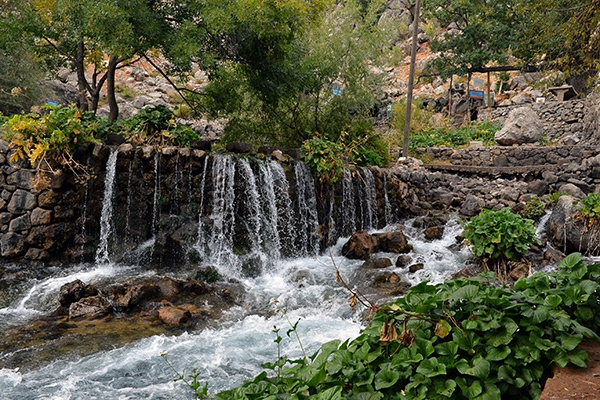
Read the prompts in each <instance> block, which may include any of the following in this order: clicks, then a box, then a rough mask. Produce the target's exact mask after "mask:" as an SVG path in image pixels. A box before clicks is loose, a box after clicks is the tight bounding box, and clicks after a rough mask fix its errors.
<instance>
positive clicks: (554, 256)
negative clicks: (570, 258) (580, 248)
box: [544, 247, 566, 264]
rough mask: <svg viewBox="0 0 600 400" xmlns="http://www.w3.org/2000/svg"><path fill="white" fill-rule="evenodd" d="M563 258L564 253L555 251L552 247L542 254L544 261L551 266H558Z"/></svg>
mask: <svg viewBox="0 0 600 400" xmlns="http://www.w3.org/2000/svg"><path fill="white" fill-rule="evenodd" d="M565 257H566V254H565V253H563V252H562V251H560V250H557V249H555V248H554V247H548V248H547V249H546V251H545V252H544V260H545V261H547V262H549V263H552V264H558V263H559V262H560V261H562V259H563V258H565Z"/></svg>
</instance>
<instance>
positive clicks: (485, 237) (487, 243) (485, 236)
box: [463, 208, 538, 260]
mask: <svg viewBox="0 0 600 400" xmlns="http://www.w3.org/2000/svg"><path fill="white" fill-rule="evenodd" d="M463 235H464V236H465V238H466V239H467V240H468V241H469V242H470V243H471V244H472V245H473V253H474V254H475V255H476V256H477V257H484V258H487V259H491V260H494V259H499V258H500V257H506V258H508V259H510V260H516V259H517V258H518V257H520V256H521V255H523V254H525V253H527V250H529V248H530V247H531V245H532V244H534V243H537V242H538V239H537V238H536V236H535V227H534V226H533V221H531V220H529V219H524V218H522V217H521V216H520V215H517V214H514V213H512V212H511V211H510V209H509V208H503V209H502V210H500V211H496V210H485V211H483V212H481V213H480V214H479V215H477V216H475V217H473V218H472V219H471V221H469V223H467V225H466V226H465V230H464V233H463Z"/></svg>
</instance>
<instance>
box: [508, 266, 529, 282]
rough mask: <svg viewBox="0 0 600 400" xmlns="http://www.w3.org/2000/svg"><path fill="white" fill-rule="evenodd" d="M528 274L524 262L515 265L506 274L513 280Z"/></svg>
mask: <svg viewBox="0 0 600 400" xmlns="http://www.w3.org/2000/svg"><path fill="white" fill-rule="evenodd" d="M528 275H529V266H528V265H527V264H524V263H520V264H518V265H517V266H515V267H514V268H513V269H512V270H511V271H510V273H509V274H508V276H509V277H510V279H512V280H513V281H518V280H519V279H521V278H526V277H527V276H528Z"/></svg>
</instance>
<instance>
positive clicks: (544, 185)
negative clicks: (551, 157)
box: [527, 179, 549, 196]
mask: <svg viewBox="0 0 600 400" xmlns="http://www.w3.org/2000/svg"><path fill="white" fill-rule="evenodd" d="M548 187H549V186H548V182H546V181H544V180H539V179H538V180H535V181H532V182H529V185H528V186H527V191H528V192H529V193H531V194H535V195H536V196H542V195H544V194H546V192H547V191H548Z"/></svg>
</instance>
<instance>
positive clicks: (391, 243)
mask: <svg viewBox="0 0 600 400" xmlns="http://www.w3.org/2000/svg"><path fill="white" fill-rule="evenodd" d="M376 236H377V240H378V241H379V250H380V251H385V252H389V253H408V252H410V251H411V250H412V249H413V247H412V245H411V244H409V243H408V240H407V239H406V236H405V235H404V233H402V232H384V233H379V234H377V235H376Z"/></svg>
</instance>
